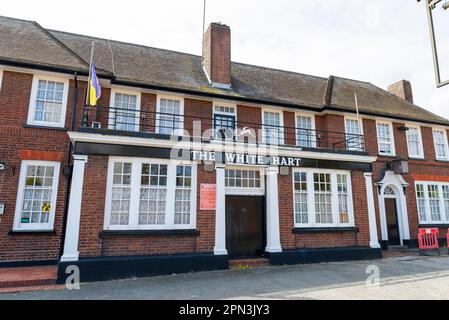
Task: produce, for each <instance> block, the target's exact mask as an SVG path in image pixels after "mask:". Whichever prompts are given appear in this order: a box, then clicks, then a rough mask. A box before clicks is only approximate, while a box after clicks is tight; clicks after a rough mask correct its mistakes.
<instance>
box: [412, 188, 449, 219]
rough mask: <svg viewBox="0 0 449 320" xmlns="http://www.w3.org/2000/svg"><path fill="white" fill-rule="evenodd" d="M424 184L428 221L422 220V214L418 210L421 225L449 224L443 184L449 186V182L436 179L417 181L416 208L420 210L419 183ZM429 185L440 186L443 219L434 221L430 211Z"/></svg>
mask: <svg viewBox="0 0 449 320" xmlns="http://www.w3.org/2000/svg"><path fill="white" fill-rule="evenodd" d="M419 184H420V185H423V187H424V201H425V208H426V221H421V217H420V214H419V212H418V219H419V224H420V225H440V224H441V225H447V224H449V219H447V214H446V208H445V205H444V196H443V186H449V182H436V181H415V200H416V208H417V210H418V193H417V185H419ZM429 185H436V186H438V196H439V202H440V215H441V221H432V214H431V212H430V200H429V191H428V186H429Z"/></svg>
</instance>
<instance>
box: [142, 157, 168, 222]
mask: <svg viewBox="0 0 449 320" xmlns="http://www.w3.org/2000/svg"><path fill="white" fill-rule="evenodd" d="M166 201H167V165H166V164H157V163H152V164H149V163H143V164H142V173H141V180H140V207H139V225H164V224H165V209H166Z"/></svg>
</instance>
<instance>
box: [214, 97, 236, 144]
mask: <svg viewBox="0 0 449 320" xmlns="http://www.w3.org/2000/svg"><path fill="white" fill-rule="evenodd" d="M216 107H227V108H232V109H233V110H234V112H233V113H230V112H223V111H216V110H215V108H216ZM216 114H218V115H225V116H233V117H234V121H235V128H234V130H237V128H238V122H237V105H236V104H233V103H229V102H222V101H213V103H212V126H211V129H213V130H214V131H215V115H216ZM217 133H218V131H217V132H214V136H216V135H217ZM235 135H236V132H234V136H235Z"/></svg>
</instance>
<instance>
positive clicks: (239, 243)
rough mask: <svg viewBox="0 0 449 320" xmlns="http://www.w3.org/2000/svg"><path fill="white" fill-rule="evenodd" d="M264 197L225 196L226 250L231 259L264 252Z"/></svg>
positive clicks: (254, 255)
mask: <svg viewBox="0 0 449 320" xmlns="http://www.w3.org/2000/svg"><path fill="white" fill-rule="evenodd" d="M264 200H265V198H264V197H253V196H226V248H227V250H228V254H229V256H230V257H232V258H245V257H257V256H261V255H262V254H263V253H264V251H265V245H266V241H265V218H264V211H265V210H264V209H265V205H264V202H265V201H264Z"/></svg>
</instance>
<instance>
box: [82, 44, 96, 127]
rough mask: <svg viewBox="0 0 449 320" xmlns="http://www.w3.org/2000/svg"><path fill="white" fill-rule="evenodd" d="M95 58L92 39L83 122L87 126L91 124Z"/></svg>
mask: <svg viewBox="0 0 449 320" xmlns="http://www.w3.org/2000/svg"><path fill="white" fill-rule="evenodd" d="M93 59H94V42H93V41H92V49H91V51H90V63H89V77H88V79H87V88H86V89H87V90H86V99H85V100H84V101H85V103H86V105H85V106H84V112H83V124H82V126H83V127H87V126H88V125H89V106H90V78H91V69H92V61H93Z"/></svg>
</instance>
